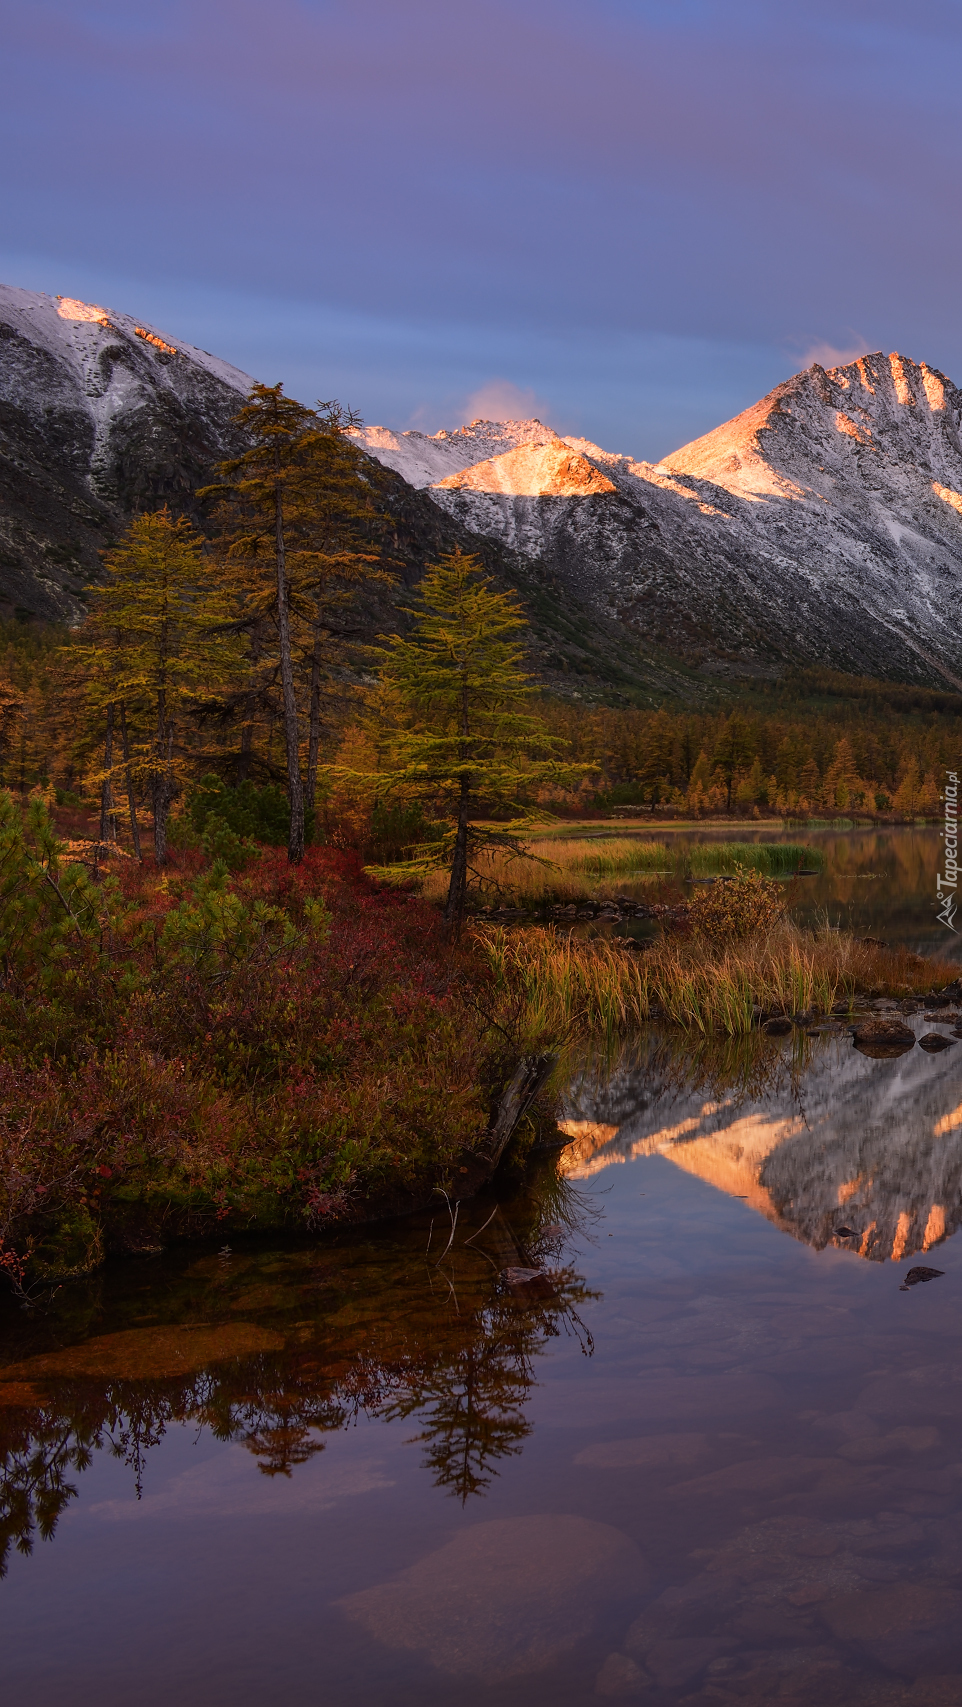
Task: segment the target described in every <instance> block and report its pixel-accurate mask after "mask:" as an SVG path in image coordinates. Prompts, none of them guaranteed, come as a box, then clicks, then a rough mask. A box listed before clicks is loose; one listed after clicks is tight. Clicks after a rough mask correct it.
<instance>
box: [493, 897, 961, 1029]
mask: <svg viewBox="0 0 962 1707" xmlns="http://www.w3.org/2000/svg"><path fill="white" fill-rule="evenodd" d="M477 939H478V942H479V945H480V946H481V948H482V950H483V952H484V953H485V955H486V956H487V959H488V961H489V964H490V966H491V969H492V972H493V974H494V978H495V982H496V984H497V985H498V986H499V987H503V988H506V989H507V988H511V989H513V990H514V991H515V992H517V994H518V998H519V1001H520V1003H521V1006H522V1008H523V1011H524V1013H525V1016H526V1030H527V1031H528V1033H529V1036H530V1039H531V1041H532V1043H534V1042H536V1041H537V1040H538V1039H541V1040H542V1041H543V1040H546V1039H552V1038H553V1039H573V1038H576V1037H585V1038H588V1037H591V1038H597V1039H599V1040H601V1041H610V1040H613V1039H614V1038H616V1037H618V1036H623V1035H624V1034H625V1033H627V1032H629V1031H631V1030H632V1029H633V1028H634V1027H636V1026H638V1025H639V1024H641V1023H643V1022H644V1021H646V1020H648V1019H651V1018H652V1017H660V1018H665V1019H667V1020H669V1021H670V1022H672V1023H674V1024H676V1025H679V1026H683V1027H684V1028H685V1029H686V1030H689V1031H694V1032H699V1033H703V1034H706V1035H707V1034H711V1033H723V1034H725V1035H728V1036H732V1037H737V1036H742V1035H744V1034H746V1033H747V1032H749V1031H751V1029H752V1028H753V1026H754V1025H755V1024H756V1023H757V1018H758V1009H762V1010H763V1011H765V1012H768V1013H788V1014H791V1013H801V1012H812V1011H814V1012H817V1013H827V1012H829V1011H830V1010H831V1009H832V1008H833V1007H834V1006H835V1005H836V1003H840V1002H845V1003H849V1002H852V1001H854V999H855V998H856V997H857V996H858V994H859V993H867V992H873V993H876V994H879V995H893V996H905V995H910V994H912V995H921V994H924V993H925V992H927V991H929V990H934V989H939V988H941V987H942V986H943V985H945V984H947V983H949V982H950V981H951V980H952V979H953V978H954V977H956V976H957V973H958V968H957V967H956V966H954V965H953V964H951V963H950V962H948V961H935V960H924V959H922V958H921V956H919V955H916V954H912V953H911V952H910V951H909V950H907V949H887V948H875V947H872V946H871V945H867V944H865V943H862V942H860V941H858V940H857V939H856V938H855V937H853V936H852V935H850V934H849V933H847V932H842V931H833V930H821V931H819V932H818V933H817V934H816V935H814V936H813V935H811V934H810V933H806V932H803V931H800V930H799V929H797V928H796V927H795V926H794V925H792V924H790V923H787V922H784V921H783V922H782V923H781V924H779V925H778V926H777V927H776V929H774V930H773V931H771V932H770V933H769V934H768V935H766V936H761V937H756V938H754V939H750V940H748V941H743V942H738V943H734V944H730V945H728V946H726V947H717V948H711V947H709V946H708V945H706V944H705V943H703V942H697V941H693V940H688V939H676V940H670V939H669V940H666V941H664V942H661V943H658V944H656V946H655V947H654V948H652V949H650V950H649V951H648V952H646V953H642V954H637V953H632V952H631V951H630V950H628V949H626V948H625V947H624V946H622V944H621V943H619V941H618V940H617V939H611V938H606V939H603V940H591V941H586V940H584V939H575V938H573V937H571V936H567V935H561V934H559V933H557V932H555V931H553V930H550V929H543V928H537V929H531V930H527V931H524V932H514V933H508V932H505V931H503V930H500V929H496V928H490V929H484V928H482V929H479V930H478V932H477Z"/></svg>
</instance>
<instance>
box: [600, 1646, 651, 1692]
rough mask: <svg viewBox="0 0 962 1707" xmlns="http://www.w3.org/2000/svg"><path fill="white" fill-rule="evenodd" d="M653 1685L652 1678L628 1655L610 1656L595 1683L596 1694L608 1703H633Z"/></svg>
mask: <svg viewBox="0 0 962 1707" xmlns="http://www.w3.org/2000/svg"><path fill="white" fill-rule="evenodd" d="M650 1685H651V1678H650V1677H649V1675H648V1673H647V1672H646V1671H642V1669H641V1666H640V1665H638V1663H637V1662H636V1661H635V1660H633V1659H630V1658H629V1656H628V1655H627V1654H609V1655H608V1658H607V1659H606V1660H605V1663H604V1665H603V1666H602V1668H601V1670H600V1672H599V1673H598V1679H597V1682H596V1683H595V1694H596V1695H600V1696H601V1697H602V1698H603V1699H604V1700H607V1701H631V1700H633V1699H635V1698H636V1697H637V1696H638V1695H640V1694H641V1691H642V1690H643V1689H648V1688H649V1687H650Z"/></svg>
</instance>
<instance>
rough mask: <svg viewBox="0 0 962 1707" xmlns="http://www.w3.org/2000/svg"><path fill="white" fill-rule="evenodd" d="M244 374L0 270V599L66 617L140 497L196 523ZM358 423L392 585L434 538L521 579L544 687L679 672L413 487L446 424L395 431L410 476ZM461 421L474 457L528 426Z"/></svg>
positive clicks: (382, 614) (398, 615)
mask: <svg viewBox="0 0 962 1707" xmlns="http://www.w3.org/2000/svg"><path fill="white" fill-rule="evenodd" d="M250 383H251V381H250V379H249V377H248V376H247V374H244V373H241V372H239V370H238V369H237V368H234V367H231V366H230V365H229V364H228V363H227V362H223V361H220V360H218V358H217V357H215V356H211V355H209V354H208V353H207V352H206V351H204V350H198V349H195V348H193V347H192V346H191V345H189V344H185V343H183V342H182V341H181V340H178V339H173V338H171V337H170V336H169V335H168V334H167V333H164V332H160V331H158V330H157V328H156V327H153V326H150V325H148V324H147V323H146V322H143V321H138V320H135V319H133V318H132V317H131V316H130V315H129V314H122V313H119V312H117V311H116V310H114V309H105V308H102V307H100V306H99V305H97V304H93V303H84V302H78V301H75V300H73V299H71V298H64V297H51V296H45V295H42V294H39V293H35V292H31V291H25V290H17V289H14V288H12V287H5V286H0V616H9V615H10V614H11V613H13V612H16V613H18V614H19V615H21V616H23V617H28V616H34V617H40V618H42V619H45V620H67V621H69V622H74V621H76V620H77V619H78V618H79V617H80V616H81V615H82V612H83V608H84V588H85V586H87V585H88V584H89V583H90V581H91V580H95V579H96V578H97V577H98V575H99V574H100V557H99V553H100V552H101V551H102V550H103V549H104V547H105V546H109V545H110V544H111V542H112V541H113V540H114V539H116V537H117V535H118V533H119V532H120V531H121V529H122V528H123V527H124V525H125V524H126V522H127V521H128V520H129V519H130V517H131V516H132V515H133V514H135V513H136V512H137V511H139V510H141V509H144V508H153V507H156V506H157V505H159V504H162V503H169V504H170V505H171V507H172V509H174V510H175V511H177V512H179V513H186V514H189V515H194V516H196V519H198V520H199V521H201V522H203V517H202V516H200V515H197V511H196V505H195V502H194V492H195V490H196V488H197V487H198V486H199V485H202V484H204V483H205V481H207V480H208V479H209V477H210V468H211V464H212V463H213V462H216V461H217V460H219V459H220V458H221V457H223V456H224V455H226V454H229V453H230V451H231V450H233V449H234V448H235V446H236V440H235V436H234V429H233V427H232V425H231V421H232V417H233V416H234V415H235V414H236V412H237V409H238V407H239V405H240V403H241V401H242V400H243V398H244V397H245V396H246V395H247V392H248V390H249V388H250ZM366 436H367V437H369V438H370V441H371V445H372V447H374V448H375V449H377V447H378V446H380V447H381V449H383V450H386V451H387V452H388V454H387V455H386V456H384V457H381V458H379V459H377V460H372V462H371V465H370V467H371V477H372V492H373V496H374V498H375V502H376V503H377V505H378V506H379V507H380V508H382V510H383V511H384V512H386V514H387V516H388V518H389V528H388V530H387V532H386V536H385V551H386V553H387V555H388V557H389V559H390V566H391V569H392V572H393V573H394V574H395V575H397V576H398V583H397V588H398V590H401V591H403V589H404V588H406V587H407V588H409V587H410V586H412V585H413V584H414V583H416V582H417V580H418V579H419V577H420V574H421V572H422V570H423V568H424V565H425V563H427V562H430V561H432V560H433V559H435V558H437V557H438V556H439V555H441V554H443V553H444V552H448V551H453V550H455V549H456V548H457V547H461V548H463V549H465V550H476V551H478V552H479V553H480V556H481V558H482V560H483V562H484V565H485V568H486V569H487V570H488V571H489V573H491V574H492V575H493V576H494V577H495V579H496V581H497V582H498V583H499V584H500V585H502V586H505V587H507V588H511V589H515V590H517V591H518V592H520V594H521V596H522V599H523V601H524V604H525V606H526V608H527V610H528V612H529V614H530V618H531V630H530V633H529V636H528V641H529V648H530V652H531V655H532V662H533V664H534V667H535V668H536V669H537V670H538V671H539V673H540V674H541V675H542V677H543V678H544V679H545V680H546V681H548V682H550V683H553V684H554V685H556V686H557V687H558V688H559V689H560V690H561V691H563V692H564V691H568V692H573V693H575V694H580V693H582V692H583V693H585V694H587V695H588V696H589V697H591V698H599V697H610V696H611V695H614V696H615V697H617V698H620V699H625V698H637V697H639V695H640V696H641V697H647V698H657V697H661V695H662V694H664V693H665V692H668V693H671V692H677V691H678V690H679V686H685V685H686V684H687V676H686V673H685V671H684V670H683V669H682V670H681V671H679V669H678V667H677V665H676V664H675V663H674V661H673V660H672V659H671V658H668V659H659V660H655V661H652V660H651V659H645V658H644V657H643V656H642V652H641V650H640V648H639V646H638V643H637V640H636V638H635V637H634V636H633V635H632V634H631V633H630V632H628V631H626V630H625V629H624V628H623V626H622V625H621V624H620V623H617V622H614V621H610V620H608V619H607V618H605V617H604V616H603V615H602V614H600V613H598V612H597V611H591V610H589V609H587V608H586V606H585V605H584V603H583V602H582V601H580V600H579V599H578V598H577V597H576V596H575V595H574V594H573V593H572V591H571V589H570V588H565V587H563V586H562V585H561V584H560V583H559V582H558V580H557V578H556V577H555V575H554V573H553V571H552V570H551V568H550V566H549V565H547V564H546V563H544V562H541V561H538V562H533V561H531V560H529V559H527V558H525V557H523V556H521V555H519V554H518V553H516V552H514V551H512V550H510V549H508V548H506V547H505V546H504V545H502V544H501V543H499V542H498V541H497V540H495V539H493V538H483V539H479V538H478V536H477V535H476V534H472V533H469V532H468V531H467V530H466V529H465V528H464V527H463V526H462V524H461V523H460V522H459V521H458V519H457V518H456V517H455V516H452V515H451V514H449V513H448V511H447V510H445V509H444V508H442V507H441V506H439V505H438V504H436V503H434V502H433V500H432V498H431V497H430V496H429V495H428V491H427V490H426V489H425V488H427V487H428V486H429V485H430V483H431V482H432V481H434V480H436V479H443V478H444V477H445V476H446V475H447V474H450V473H451V472H452V471H455V472H457V471H458V470H460V469H462V468H463V467H464V465H465V453H464V450H463V435H461V434H458V433H453V434H450V435H445V434H440V435H438V436H437V437H436V438H434V439H428V440H423V437H422V435H412V436H411V439H410V441H409V442H408V443H407V462H406V465H405V466H406V467H407V468H408V472H409V473H410V474H411V475H412V477H413V478H412V480H411V482H409V481H408V479H406V478H402V476H401V475H400V474H397V473H395V472H394V471H393V469H392V468H391V467H390V454H389V453H390V446H391V445H392V444H394V443H395V442H396V440H395V435H394V434H385V433H380V434H379V430H378V429H376V428H373V429H371V430H370V432H369V434H368V435H366ZM552 436H553V435H550V434H549V435H548V437H549V438H551V437H552ZM528 437H530V439H531V440H532V442H535V443H540V442H541V441H543V440H544V438H545V429H544V428H543V427H542V426H541V425H540V423H537V422H535V423H533V425H532V426H531V428H530V431H529V433H528ZM469 438H470V449H469V451H468V456H469V457H471V456H473V457H474V458H475V460H479V461H480V460H482V459H483V458H485V457H487V458H491V457H492V456H498V455H501V454H502V453H503V452H505V451H511V450H516V449H517V447H518V445H519V444H524V443H525V442H527V441H526V434H525V428H524V426H523V424H522V425H521V426H520V427H518V426H513V427H512V428H511V431H510V432H509V433H508V435H507V436H505V435H503V434H500V433H499V432H497V431H495V430H492V431H490V432H485V431H483V430H480V429H477V428H475V429H472V430H471V432H470V435H469ZM411 444H413V445H414V446H415V449H414V456H413V462H412V458H411ZM418 447H420V448H418ZM564 454H565V455H566V456H568V457H569V458H570V456H571V453H570V452H568V451H567V450H566V451H565V453H564ZM591 477H592V480H593V481H594V482H598V481H600V479H601V477H600V476H598V475H597V474H596V473H595V472H594V471H593V470H592V471H591ZM592 489H595V488H594V487H593V488H592ZM368 606H369V608H367V607H366V608H365V609H364V610H362V611H360V612H359V613H358V614H359V621H360V627H361V628H362V629H363V630H364V633H365V634H366V635H367V636H368V637H370V636H371V635H373V634H375V633H378V632H382V631H383V630H384V629H391V628H394V627H397V626H399V625H402V626H403V623H404V621H405V620H406V619H405V617H404V614H403V611H401V610H400V609H399V608H398V606H397V600H396V597H393V596H391V595H390V594H388V593H385V594H383V595H382V596H381V597H379V598H375V599H372V600H369V601H368Z"/></svg>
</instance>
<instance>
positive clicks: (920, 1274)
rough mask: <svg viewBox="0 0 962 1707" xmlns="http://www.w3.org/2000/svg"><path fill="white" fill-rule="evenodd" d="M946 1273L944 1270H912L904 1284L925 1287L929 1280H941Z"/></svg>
mask: <svg viewBox="0 0 962 1707" xmlns="http://www.w3.org/2000/svg"><path fill="white" fill-rule="evenodd" d="M944 1273H945V1270H944V1268H926V1267H925V1266H924V1265H922V1266H921V1267H918V1268H910V1269H909V1272H908V1274H907V1275H906V1276H905V1279H904V1280H903V1282H902V1285H903V1286H923V1285H924V1284H925V1282H926V1281H927V1280H940V1279H941V1277H942V1275H943V1274H944Z"/></svg>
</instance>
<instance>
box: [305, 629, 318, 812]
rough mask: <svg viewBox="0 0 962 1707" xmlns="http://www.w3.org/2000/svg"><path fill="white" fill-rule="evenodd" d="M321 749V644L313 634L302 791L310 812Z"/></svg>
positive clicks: (315, 790) (315, 793) (315, 792)
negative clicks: (305, 767) (305, 776)
mask: <svg viewBox="0 0 962 1707" xmlns="http://www.w3.org/2000/svg"><path fill="white" fill-rule="evenodd" d="M320 749H321V645H320V641H319V639H318V637H317V635H316V634H315V636H314V651H313V654H312V656H311V724H310V732H309V735H308V740H307V788H306V789H305V792H304V802H305V805H306V806H307V808H308V810H309V811H310V812H313V810H314V801H315V797H316V795H317V759H318V754H319V752H320Z"/></svg>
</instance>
